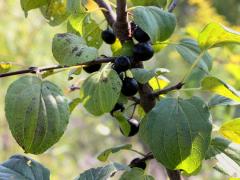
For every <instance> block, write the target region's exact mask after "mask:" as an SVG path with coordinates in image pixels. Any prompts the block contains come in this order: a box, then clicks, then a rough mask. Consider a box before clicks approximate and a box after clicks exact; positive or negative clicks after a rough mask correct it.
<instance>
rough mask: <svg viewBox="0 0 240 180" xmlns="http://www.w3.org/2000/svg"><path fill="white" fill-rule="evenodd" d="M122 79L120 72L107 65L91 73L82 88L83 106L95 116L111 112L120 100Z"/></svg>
mask: <svg viewBox="0 0 240 180" xmlns="http://www.w3.org/2000/svg"><path fill="white" fill-rule="evenodd" d="M121 88H122V81H121V79H120V78H119V76H118V74H117V73H116V72H115V71H114V70H112V69H110V68H108V67H105V68H103V69H102V70H101V71H99V72H96V73H93V74H91V75H90V76H89V77H88V78H87V79H86V80H85V81H84V83H83V84H82V87H81V88H80V99H81V101H82V104H83V106H84V107H85V108H86V109H87V110H88V112H90V113H91V114H93V115H95V116H99V115H102V114H104V113H107V112H110V111H111V110H112V109H113V107H114V106H115V104H116V103H117V101H118V98H119V96H120V92H121Z"/></svg>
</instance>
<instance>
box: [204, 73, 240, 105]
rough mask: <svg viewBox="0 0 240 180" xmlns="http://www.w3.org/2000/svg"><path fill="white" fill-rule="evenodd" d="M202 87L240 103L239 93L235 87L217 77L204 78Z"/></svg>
mask: <svg viewBox="0 0 240 180" xmlns="http://www.w3.org/2000/svg"><path fill="white" fill-rule="evenodd" d="M201 85H202V90H206V91H210V92H213V93H215V94H218V95H221V96H224V97H227V98H229V99H232V100H234V101H237V102H239V101H240V96H239V93H238V92H237V91H236V90H235V89H234V88H233V87H231V86H230V85H228V84H226V83H225V82H223V81H222V80H220V79H218V78H216V77H213V76H208V77H206V78H204V79H203V80H202V83H201Z"/></svg>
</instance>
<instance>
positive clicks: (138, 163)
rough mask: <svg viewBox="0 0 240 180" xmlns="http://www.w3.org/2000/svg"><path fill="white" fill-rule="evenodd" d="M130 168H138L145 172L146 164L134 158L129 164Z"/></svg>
mask: <svg viewBox="0 0 240 180" xmlns="http://www.w3.org/2000/svg"><path fill="white" fill-rule="evenodd" d="M130 167H131V168H133V167H138V168H141V169H143V170H145V169H146V167H147V164H146V162H145V161H141V159H140V158H135V159H133V160H132V161H131V162H130Z"/></svg>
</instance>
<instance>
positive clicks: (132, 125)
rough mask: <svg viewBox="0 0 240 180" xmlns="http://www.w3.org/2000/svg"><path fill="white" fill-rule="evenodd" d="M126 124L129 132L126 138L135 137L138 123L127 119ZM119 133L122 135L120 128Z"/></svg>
mask: <svg viewBox="0 0 240 180" xmlns="http://www.w3.org/2000/svg"><path fill="white" fill-rule="evenodd" d="M128 123H129V125H130V132H129V134H128V135H127V137H132V136H135V135H136V134H137V133H138V131H139V122H138V121H137V120H136V119H129V120H128ZM120 131H121V133H122V134H123V135H124V133H123V131H122V129H121V128H120Z"/></svg>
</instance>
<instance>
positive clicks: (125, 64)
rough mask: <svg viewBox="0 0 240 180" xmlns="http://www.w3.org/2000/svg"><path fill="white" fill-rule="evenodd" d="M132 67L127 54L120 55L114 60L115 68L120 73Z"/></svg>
mask: <svg viewBox="0 0 240 180" xmlns="http://www.w3.org/2000/svg"><path fill="white" fill-rule="evenodd" d="M130 68H131V61H130V59H129V58H128V57H127V56H120V57H118V58H117V59H116V60H115V62H114V70H115V71H117V72H118V73H120V72H124V71H126V70H128V69H130Z"/></svg>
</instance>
